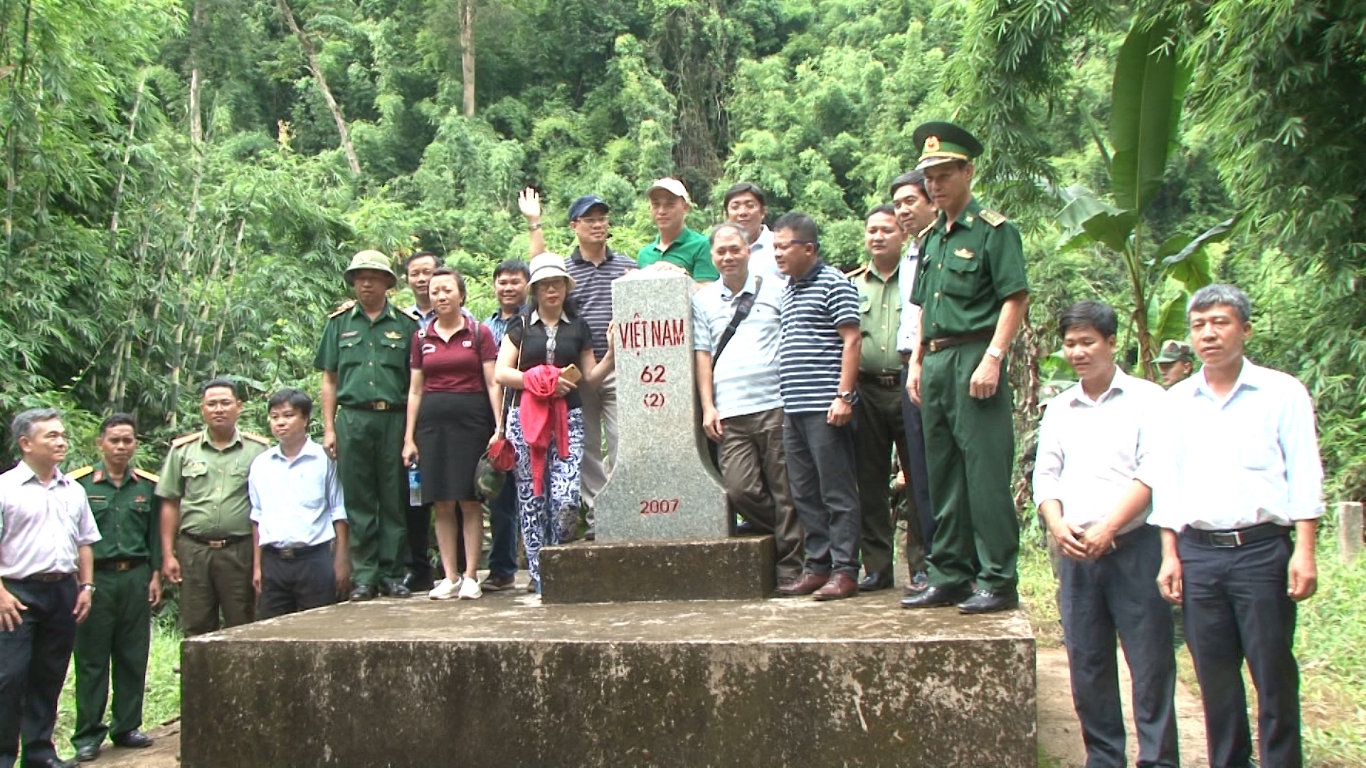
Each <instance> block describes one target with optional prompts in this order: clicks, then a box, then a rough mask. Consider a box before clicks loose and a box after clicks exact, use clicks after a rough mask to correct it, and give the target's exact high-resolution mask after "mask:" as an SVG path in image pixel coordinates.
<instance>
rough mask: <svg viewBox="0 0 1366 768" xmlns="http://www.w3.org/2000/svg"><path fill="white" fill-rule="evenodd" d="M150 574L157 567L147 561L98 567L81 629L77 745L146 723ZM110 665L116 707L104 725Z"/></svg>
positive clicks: (78, 637)
mask: <svg viewBox="0 0 1366 768" xmlns="http://www.w3.org/2000/svg"><path fill="white" fill-rule="evenodd" d="M151 579H152V569H151V567H150V566H148V565H147V564H145V563H144V564H143V565H140V566H138V567H136V568H133V569H131V570H127V571H95V596H94V598H92V600H91V601H90V615H89V616H87V617H86V619H85V622H83V623H82V624H80V625H79V626H78V627H77V628H76V650H75V659H76V664H75V666H76V730H75V734H74V735H73V736H72V737H71V743H72V745H74V746H75V747H76V748H77V749H80V748H81V747H84V746H99V745H100V744H102V743H104V740H105V737H106V736H108V735H110V734H113V735H115V736H122V735H123V734H125V733H128V732H129V731H131V730H134V729H137V728H141V727H142V694H143V689H144V687H145V684H146V682H147V654H148V652H149V650H150V648H151V644H152V607H151V605H150V604H149V603H148V602H147V584H148V582H149V581H151ZM111 664H112V666H113V670H114V673H113V677H114V706H113V716H112V717H111V718H110V720H109V724H108V725H105V723H104V711H105V705H106V703H107V702H108V699H109V676H110V675H109V669H110V666H111Z"/></svg>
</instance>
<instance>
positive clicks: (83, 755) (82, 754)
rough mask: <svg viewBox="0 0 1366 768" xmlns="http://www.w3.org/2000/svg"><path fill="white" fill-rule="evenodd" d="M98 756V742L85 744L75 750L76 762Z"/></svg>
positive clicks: (82, 761)
mask: <svg viewBox="0 0 1366 768" xmlns="http://www.w3.org/2000/svg"><path fill="white" fill-rule="evenodd" d="M99 756H100V745H98V744H86V745H85V746H84V747H81V748H80V749H78V750H76V762H78V763H88V762H90V761H91V760H94V759H95V758H97V757H99Z"/></svg>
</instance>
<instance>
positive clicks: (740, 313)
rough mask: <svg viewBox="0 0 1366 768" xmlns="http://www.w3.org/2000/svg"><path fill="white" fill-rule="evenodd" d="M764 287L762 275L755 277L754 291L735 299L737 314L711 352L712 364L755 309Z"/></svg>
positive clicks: (731, 319)
mask: <svg viewBox="0 0 1366 768" xmlns="http://www.w3.org/2000/svg"><path fill="white" fill-rule="evenodd" d="M762 287H764V278H763V277H762V276H759V277H755V278H754V293H745V294H741V296H740V298H738V299H736V300H735V314H734V315H731V318H730V325H727V326H726V330H725V331H723V332H722V333H721V340H720V341H718V342H717V343H716V351H715V352H713V353H711V362H712V365H715V364H716V360H717V358H719V357H721V353H722V352H724V351H726V345H727V344H729V343H730V340H731V338H733V337H734V336H735V329H736V328H738V327H739V326H740V323H742V322H744V321H745V318H746V317H749V311H750V310H751V309H754V300H755V299H756V298H758V296H759V289H760V288H762Z"/></svg>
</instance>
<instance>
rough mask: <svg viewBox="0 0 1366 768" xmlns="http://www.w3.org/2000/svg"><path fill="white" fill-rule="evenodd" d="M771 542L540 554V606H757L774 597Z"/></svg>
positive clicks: (587, 546)
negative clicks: (649, 602) (709, 602)
mask: <svg viewBox="0 0 1366 768" xmlns="http://www.w3.org/2000/svg"><path fill="white" fill-rule="evenodd" d="M773 559H774V551H773V537H772V536H745V537H737V538H729V539H710V540H705V541H666V542H654V541H651V542H611V543H609V542H596V543H576V544H570V545H568V546H560V547H545V548H543V549H542V550H541V598H542V600H543V601H544V602H546V603H626V602H637V601H642V600H763V599H764V598H766V597H769V596H771V595H772V594H773V592H774V590H775V589H777V573H776V571H775V570H774V563H773Z"/></svg>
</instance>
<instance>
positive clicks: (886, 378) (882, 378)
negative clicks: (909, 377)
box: [858, 373, 901, 389]
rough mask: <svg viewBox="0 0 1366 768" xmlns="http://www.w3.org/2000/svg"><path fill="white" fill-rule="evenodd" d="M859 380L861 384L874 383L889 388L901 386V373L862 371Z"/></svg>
mask: <svg viewBox="0 0 1366 768" xmlns="http://www.w3.org/2000/svg"><path fill="white" fill-rule="evenodd" d="M858 381H859V383H860V384H873V385H876V386H879V387H885V388H887V389H900V388H901V374H900V373H860V374H859V375H858Z"/></svg>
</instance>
